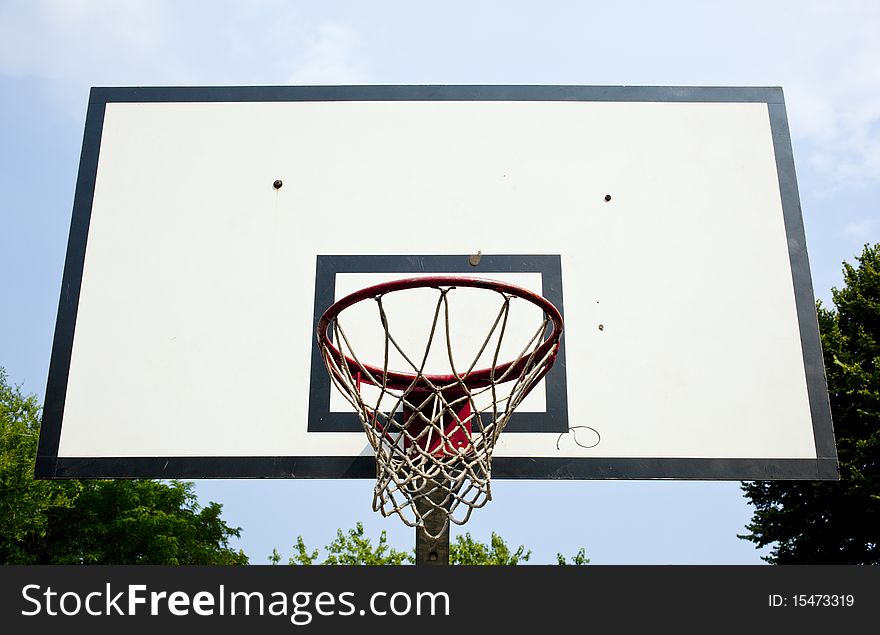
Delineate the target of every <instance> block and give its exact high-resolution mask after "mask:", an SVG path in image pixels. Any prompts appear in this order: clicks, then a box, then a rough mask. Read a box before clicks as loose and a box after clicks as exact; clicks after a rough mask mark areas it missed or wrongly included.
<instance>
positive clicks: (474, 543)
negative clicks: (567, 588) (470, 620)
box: [268, 522, 590, 565]
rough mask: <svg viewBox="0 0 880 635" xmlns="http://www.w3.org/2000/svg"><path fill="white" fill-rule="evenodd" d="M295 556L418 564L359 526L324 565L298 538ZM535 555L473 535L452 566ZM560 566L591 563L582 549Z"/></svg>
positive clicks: (298, 559)
mask: <svg viewBox="0 0 880 635" xmlns="http://www.w3.org/2000/svg"><path fill="white" fill-rule="evenodd" d="M293 550H294V554H293V556H292V557H291V558H289V559H288V563H289V564H293V565H309V564H324V565H383V564H390V565H401V564H412V563H414V562H415V553H414V552H406V551H397V550H395V549H393V548H391V547H390V546H389V545H388V539H387V536H386V533H385V532H384V531H383V532H382V533H381V535H380V536H379V542H378V544H376V545H373V543H372V542H371V540H370V539H369V538H368V537H367V536H365V535H364V526H363V523H360V522H359V523H357V525H356V527H355V528H354V529H349V530H348V531H346V532H343V531H342V530H341V529H339V530H337V532H336V539H335V540H334V541H333V542H331V543H330V544H329V545H327V546H326V547H324V551H325V552H326V553H327V556H326V558H325V559H324V560H323V561H321V560H320V557H319V550H318V549H314V550H310V549H309V548H308V547H307V546H306V544H305V541H304V540H303V537H302V536H297V539H296V544H294V546H293ZM531 555H532V552H531V551H527V550H526V548H525V547H524V546H522V545H520V546H519V547H517V548H516V549H511V548H510V547H509V546H508V545H507V543H506V542H505V541H504V539H503V538H502V537H501V536H499V535H498V534H496V533H494V532H493V533H492V537H491V539H490V541H489V544H486V543H483V542H480V541H478V540H475V539H474V538H473V537H472V536H471V535H470V533H466V534H464V535H458V536H456V537H455V540H454V541H452V542H451V543H450V545H449V564H452V565H516V564H523V563H525V562H527V561H528V560H529V558H530V557H531ZM556 559H557V562H558V564H574V565H584V564H588V563H589V562H590V561H589V559H588V558H586V557H585V555H584V550H583V549H581V550H580V551H579V552H578V553H577V554H576V555H575V556H574V557H572V559H571V562H568V560H567V559H566V558H565V557H564V556H563V555H562V554H557V556H556ZM268 560H269V562H270V563H272V564H279V563H280V562H281V554H280V553H278V551H277V550H276V549H273V550H272V555H271V556H269V558H268Z"/></svg>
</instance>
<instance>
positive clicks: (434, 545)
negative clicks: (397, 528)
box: [415, 481, 450, 566]
mask: <svg viewBox="0 0 880 635" xmlns="http://www.w3.org/2000/svg"><path fill="white" fill-rule="evenodd" d="M425 487H426V488H431V490H432V491H429V493H428V494H427V496H428V497H429V498H430V499H431V500H430V501H428V500H425V499H424V498H417V499H416V500H415V504H416V508H417V509H418V510H419V513H420V514H425V513H427V512H428V511H429V510H430V509H431V508H432V507H434V505H440V506H445V503H448V501H447V500H446V497H447V496H448V494H447V493H446V492H444V491H443V489H442V488H439V487H436V484H435V483H434V482H433V481H429V482H428V483H427V484H426V485H425ZM432 502H433V503H434V504H432ZM449 524H450V523H449V522H448V518H447V517H446V514H443V513H441V512H440V511H439V510H437V509H434V513H432V514H428V516H427V517H426V518H425V527H424V528H422V527H416V564H417V565H430V566H438V565H439V566H446V565H448V564H449ZM444 525H445V526H446V527H445V529H443V531H442V532H441V531H440V530H441V528H442V527H443V526H444ZM425 530H427V531H425ZM438 533H439V535H438V536H437V537H436V538H434V537H432V536H431V535H430V534H435V535H436V534H438Z"/></svg>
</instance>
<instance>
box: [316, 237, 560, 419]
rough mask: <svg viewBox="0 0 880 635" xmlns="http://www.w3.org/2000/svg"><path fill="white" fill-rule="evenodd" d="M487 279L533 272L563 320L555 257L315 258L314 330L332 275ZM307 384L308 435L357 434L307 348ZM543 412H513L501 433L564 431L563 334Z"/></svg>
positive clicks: (328, 300) (330, 293) (332, 287)
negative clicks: (334, 403) (336, 408)
mask: <svg viewBox="0 0 880 635" xmlns="http://www.w3.org/2000/svg"><path fill="white" fill-rule="evenodd" d="M482 272H486V273H485V277H489V278H491V277H492V275H491V274H492V273H504V272H535V273H540V274H541V280H542V292H541V294H542V295H543V296H544V297H545V298H547V299H548V300H550V302H552V303H553V305H554V306H555V307H556V308H557V309H559V312H560V313H562V315H563V318H564V317H565V313H564V310H563V309H564V307H563V297H562V259H561V257H560V256H558V255H534V254H530V255H526V254H519V255H497V254H495V255H491V254H483V255H481V257H480V263H479V265H477V266H473V265H471V264H469V262H468V256H467V255H458V256H455V255H405V256H404V255H362V256H357V255H318V257H317V258H316V262H315V303H314V307H315V312H314V321H313V330H314V329H317V327H318V320H319V319H320V317H321V315H322V314H323V312H324V311H325V310H326V309H327V308H328V307H329V306H330V305H331V304H333V302H334V301H335V295H336V293H335V291H336V274H339V273H376V274H379V273H396V274H400V276H401V277H402V278H405V277H407V276H409V275H413V274H420V273H452V274H471V275H474V276H477V277H483V274H482ZM311 364H312V367H311V381H310V383H309V416H308V421H309V422H308V431H309V432H362V431H363V427H362V426H361V423H360V420H359V419H358V416H357V414H356V413H355V412H354V411H353V410H352V411H351V412H332V411H331V410H330V377H329V375H328V374H327V370H326V369H325V368H324V362H323V361H322V360H321V354H320V350H319V349H318V347H317V346H313V347H312V361H311ZM545 386H546V391H547V392H546V396H547V398H546V410H545V411H544V412H515V413H514V414H513V416H511V418H510V420H509V422H508V424H507V426H506V427H505V428H504V433H505V434H508V433H517V432H550V433H552V432H557V433H564V432H568V391H567V388H566V366H565V336H564V335H563V337H562V340H561V341H560V346H559V352H558V353H557V354H556V362H555V363H554V364H553V368H551V369H550V372H549V373H547V376H546V377H545Z"/></svg>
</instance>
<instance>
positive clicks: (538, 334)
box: [321, 286, 559, 537]
mask: <svg viewBox="0 0 880 635" xmlns="http://www.w3.org/2000/svg"><path fill="white" fill-rule="evenodd" d="M436 289H437V292H438V298H437V304H436V307H435V309H434V315H433V322H432V324H431V327H430V334H429V336H428V338H427V346H426V348H425V350H424V351H417V352H415V353H413V352H412V351H405V350H402V348H401V346H400V345H399V344H398V340H396V339H395V337H394V335H393V334H392V333H391V332H390V331H389V327H388V318H387V315H386V313H385V306H384V305H383V301H382V299H383V296H382V295H379V296H377V297H374V298H372V300H373V301H375V303H376V306H377V308H378V314H379V315H378V317H379V320H380V321H381V324H382V329H383V331H384V351H385V354H384V364H383V365H382V366H375V365H374V366H371V367H368V366H367V363H366V362H364V361H362V360H360V359H359V358H358V355H357V353H356V352H355V351H354V350H353V349H352V345H351V342H350V341H349V338H348V336H347V335H346V332H345V330H344V329H343V326H342V324H341V323H340V316H339V315H337V316H336V317H335V318H334V319H333V320H332V321H331V322H330V324H329V329H328V333H329V334H331V336H332V340H333V342H334V344H335V346H336V348H337V349H338V350H337V351H334V350H332V348H331V347H329V346H327V345H326V344H325V343H323V342H322V344H321V349H322V350H321V353H322V356H323V358H324V363H325V364H326V365H327V369H328V371H329V373H330V377H331V379H332V380H333V383H334V384H335V385H336V387H337V388H338V389H339V391H340V392H341V393H342V395H343V396H344V397H345V398H346V399H347V400H348V402H349V403H351V405H352V406H353V407H354V408H355V410H356V411H357V412H358V415H359V418H360V421H361V424H362V425H363V428H364V432H366V435H367V438H368V439H369V442H370V445H371V446H372V447H373V451H374V454H375V458H376V487H375V490H374V496H373V509H374V511H378V512H380V513H381V514H382V515H383V516H390V515H392V514H397V515H398V516H400V518H401V519H402V520H403V522H404V523H406V524H407V525H409V526H411V527H422V528H424V527H425V519H426V518H429V517H432V516H435V515H441V516H443V517H445V521H444V523H443V530H445V527H446V525H447V524H448V523H449V521H452V522H454V523H456V524H459V525H461V524H464V523H465V522H467V520H468V518H469V517H470V514H471V512H472V511H473V510H474V509H476V508H478V507H482V506H483V505H485V504H486V502H488V501H489V500H491V498H492V493H491V488H490V483H491V475H492V453H493V450H494V448H495V442H496V441H497V440H498V437H499V435H500V434H501V432H502V431H503V430H504V427H505V426H506V425H507V422H508V420H509V419H510V416H511V414H513V411H514V410H515V409H516V407H517V406H518V405H519V404H520V403H521V402H522V400H523V398H524V397H525V396H526V394H527V393H528V392H529V391H530V390H531V389H532V388H533V387H534V386H535V384H537V383H538V381H540V379H541V378H542V377H543V376H544V374H546V372H547V370H548V369H549V367H550V365H552V363H553V361H554V359H555V356H556V352H557V350H558V347H559V339H558V337H557V338H556V341H555V344H554V345H553V346H552V347H551V348H549V349H548V350H546V351H545V352H542V351H540V350H539V348H540V347H541V345H542V344H543V343H544V341H545V339H546V337H547V336H548V334H549V333H550V332H551V331H552V329H553V326H552V322H551V319H550V317H549V316H548V315H547V314H546V313H544V317H543V320H542V321H541V323H540V324H539V325H538V327H537V329H536V330H535V331H534V334H533V335H532V336H531V339H529V340H528V341H527V342H526V343H525V344H524V345H523V346H522V348H521V352H520V354H519V357H518V358H516V361H515V362H514V363H512V364H507V363H506V362H508V361H510V360H499V351H500V349H501V344H502V341H503V339H504V336H505V332H506V327H507V324H508V316H509V313H510V304H511V301H513V300H519V301H521V302H526V300H523V299H521V298H518V297H517V296H515V295H512V294H509V293H504V292H501V291H498V290H487V292H489V293H496V294H497V295H498V296H499V301H500V306H499V310H498V314H497V316H496V318H495V320H494V323H493V324H492V327H491V329H490V331H489V333H488V334H487V335H486V338H485V340H484V341H483V344H482V347H480V350H479V352H478V353H477V355H476V356H475V357H474V359H473V360H472V361H471V362H470V364H469V366H467V367H464V368H462V371H461V372H459V371H458V370H457V366H456V361H455V360H454V358H453V345H452V338H451V336H450V327H449V321H450V320H449V304H448V299H447V295H448V294H449V293H451V292H452V291H453V290H454V289H455V287H454V286H449V287H436ZM367 301H369V300H367ZM441 314H442V315H441ZM437 346H444V347H445V348H446V355H447V356H448V361H449V367H450V368H451V369H452V373H451V374H450V376H449V377H448V378H449V379H450V381H447V382H444V383H443V384H442V385H440V384H438V383H435V382H436V377H437V376H436V375H426V374H425V364H426V360H427V359H428V357H429V355H430V353H431V350H432V347H437ZM395 351H396V353H395ZM390 353H394V354H395V356H396V357H397V358H398V359H399V358H403V359H404V360H405V362H404V363H405V364H406V365H407V366H408V367H407V368H404V369H399V368H395V369H389V368H388V360H389V357H390V356H391V355H390ZM484 354H491V359H492V363H491V366H490V367H489V375H488V382H486V381H482V382H480V384H481V385H482V387H480V388H470V387H469V386H468V379H469V377H471V376H472V374H473V373H474V372H475V368H476V364H477V361H478V360H479V358H480V357H481V356H483V355H484ZM345 358H348V359H347V360H346V359H345ZM484 359H485V357H484ZM371 361H372V360H371ZM520 362H521V363H520ZM496 371H497V374H496ZM394 372H397V373H400V372H405V373H407V374H411V375H412V377H413V378H412V382H411V383H410V385H409V386H408V387H406V388H403V389H402V390H401V389H400V387H399V386H397V389H392V388H391V387H389V379H388V374H389V373H394ZM483 384H488V385H483ZM366 386H371V390H369V391H366V390H364V389H365V387H366ZM372 387H375V388H372ZM377 390H378V397H376V396H375V395H376V394H377ZM366 392H369V396H365V393H366ZM431 525H432V526H437V521H436V520H435V521H434V522H432V523H431ZM443 530H441V532H440V533H442V531H443ZM437 535H440V534H439V533H438V534H437ZM435 537H436V536H435Z"/></svg>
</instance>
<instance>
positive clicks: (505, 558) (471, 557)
mask: <svg viewBox="0 0 880 635" xmlns="http://www.w3.org/2000/svg"><path fill="white" fill-rule="evenodd" d="M531 557H532V552H531V550H529V551H526V548H525V547H524V546H523V545H520V546H519V547H518V548H517V549H516V551H511V549H510V547H508V546H507V543H506V542H504V539H503V538H502V537H501V536H499V535H498V534H496V533H495V532H494V531H493V532H492V537H491V538H490V540H489V544H488V545H487V544H485V543H482V542H479V541H476V540H474V539H473V538H472V537H471V534H470V532H467V533H465V534H464V535H463V536H462V535H461V534H459V535H458V536H456V537H455V541H453V542H452V543H451V544H450V545H449V564H458V565H515V564H519V563H520V561H522V562H527V561H528V559H529V558H531Z"/></svg>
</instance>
